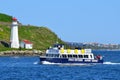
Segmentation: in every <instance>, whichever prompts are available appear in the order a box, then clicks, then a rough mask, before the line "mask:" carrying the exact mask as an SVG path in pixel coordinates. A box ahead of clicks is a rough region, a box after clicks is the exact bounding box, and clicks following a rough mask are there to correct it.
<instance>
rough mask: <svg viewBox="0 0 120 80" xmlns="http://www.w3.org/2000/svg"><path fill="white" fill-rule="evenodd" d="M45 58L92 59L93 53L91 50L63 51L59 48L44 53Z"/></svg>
mask: <svg viewBox="0 0 120 80" xmlns="http://www.w3.org/2000/svg"><path fill="white" fill-rule="evenodd" d="M46 57H51V58H80V59H94V55H93V53H91V49H81V50H78V49H75V50H71V49H67V50H64V49H63V48H61V49H60V50H59V49H57V48H51V49H48V50H47V51H46Z"/></svg>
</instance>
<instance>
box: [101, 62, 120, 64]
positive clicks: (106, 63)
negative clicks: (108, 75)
mask: <svg viewBox="0 0 120 80" xmlns="http://www.w3.org/2000/svg"><path fill="white" fill-rule="evenodd" d="M103 64H108V65H120V63H114V62H104V63H103Z"/></svg>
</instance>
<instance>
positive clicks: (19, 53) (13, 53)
mask: <svg viewBox="0 0 120 80" xmlns="http://www.w3.org/2000/svg"><path fill="white" fill-rule="evenodd" d="M43 54H44V53H43V52H42V51H40V50H33V51H30V50H25V51H18V50H12V51H1V52H0V56H41V55H43Z"/></svg>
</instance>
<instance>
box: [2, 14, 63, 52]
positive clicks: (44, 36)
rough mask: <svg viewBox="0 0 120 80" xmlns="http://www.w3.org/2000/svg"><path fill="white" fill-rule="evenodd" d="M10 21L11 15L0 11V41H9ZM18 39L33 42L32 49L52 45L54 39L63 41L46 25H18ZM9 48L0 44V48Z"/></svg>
mask: <svg viewBox="0 0 120 80" xmlns="http://www.w3.org/2000/svg"><path fill="white" fill-rule="evenodd" d="M11 22H12V16H9V15H6V14H2V13H0V41H6V42H9V41H10V32H11V28H10V24H11ZM18 31H19V32H18V33H19V40H20V41H22V40H24V39H26V40H29V41H31V42H32V43H33V49H39V50H45V49H47V48H48V47H49V46H51V45H53V44H54V43H55V42H56V41H58V42H59V43H64V42H63V41H62V40H60V39H59V38H58V36H57V35H56V34H55V33H54V32H52V31H51V30H50V29H48V28H47V27H43V26H39V27H37V26H31V25H27V26H25V25H24V26H19V29H18ZM9 49H10V48H6V47H4V46H3V45H2V44H0V51H1V50H9Z"/></svg>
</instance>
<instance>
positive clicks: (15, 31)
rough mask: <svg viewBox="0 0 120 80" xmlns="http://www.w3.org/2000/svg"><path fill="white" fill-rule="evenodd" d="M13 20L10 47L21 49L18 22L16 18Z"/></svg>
mask: <svg viewBox="0 0 120 80" xmlns="http://www.w3.org/2000/svg"><path fill="white" fill-rule="evenodd" d="M12 20H13V22H12V25H11V36H10V47H11V48H19V38H18V22H17V19H16V18H12Z"/></svg>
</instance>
